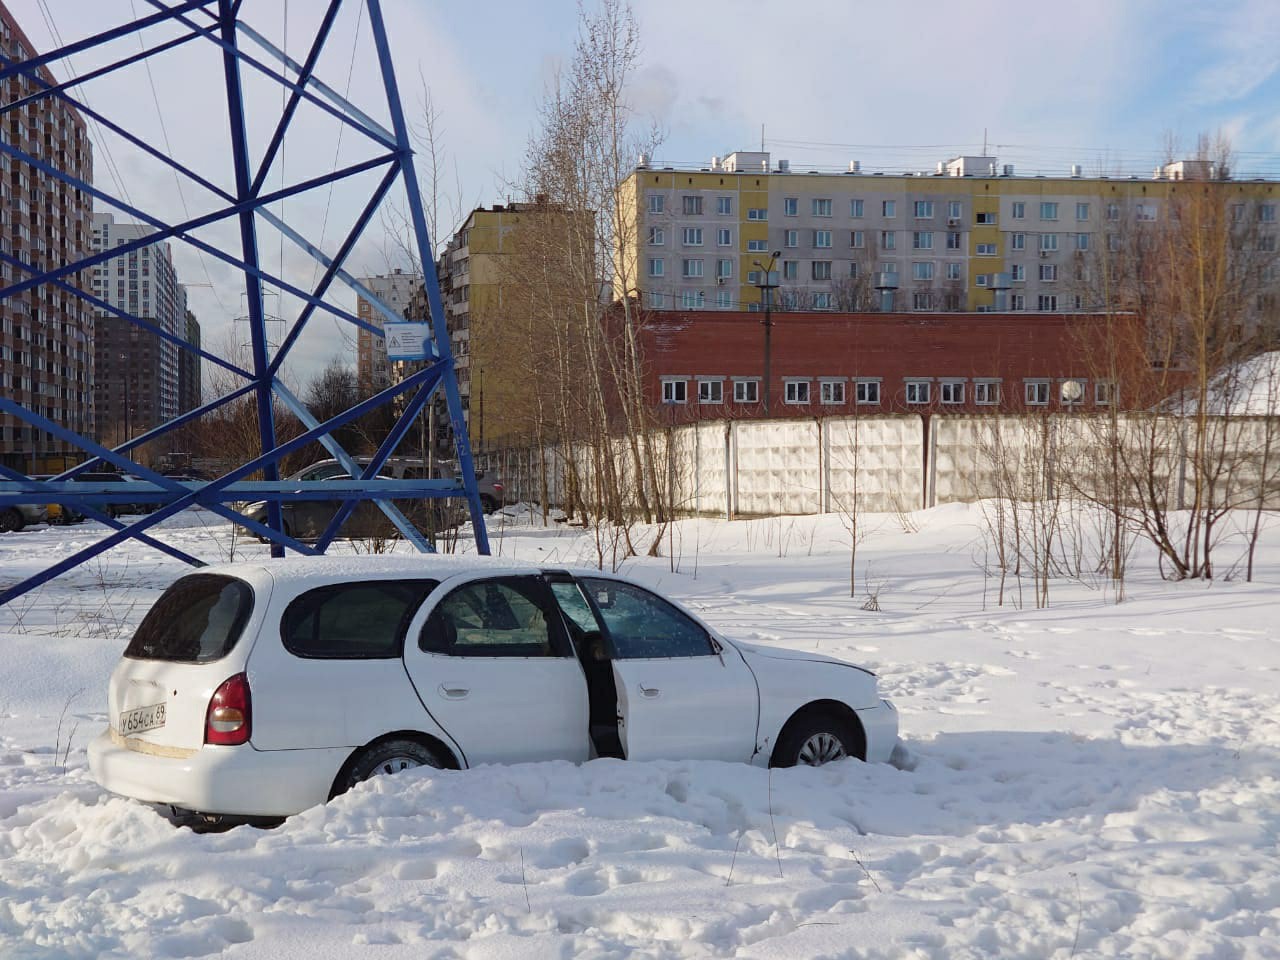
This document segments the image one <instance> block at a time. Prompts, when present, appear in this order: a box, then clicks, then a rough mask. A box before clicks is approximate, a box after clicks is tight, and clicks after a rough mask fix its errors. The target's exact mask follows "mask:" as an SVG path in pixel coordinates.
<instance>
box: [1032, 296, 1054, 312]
mask: <svg viewBox="0 0 1280 960" xmlns="http://www.w3.org/2000/svg"><path fill="white" fill-rule="evenodd" d="M1036 309H1037V310H1039V311H1040V312H1041V313H1055V312H1057V309H1058V295H1057V294H1056V293H1042V294H1040V296H1038V297H1036Z"/></svg>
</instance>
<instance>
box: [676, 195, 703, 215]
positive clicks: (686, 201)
mask: <svg viewBox="0 0 1280 960" xmlns="http://www.w3.org/2000/svg"><path fill="white" fill-rule="evenodd" d="M680 199H681V201H682V202H683V205H684V215H685V216H686V217H700V216H702V198H701V197H698V196H693V197H688V196H686V197H681V198H680Z"/></svg>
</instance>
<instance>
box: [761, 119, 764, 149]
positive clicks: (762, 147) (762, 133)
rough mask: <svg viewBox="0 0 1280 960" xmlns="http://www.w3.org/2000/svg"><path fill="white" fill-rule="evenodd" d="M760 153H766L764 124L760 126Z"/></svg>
mask: <svg viewBox="0 0 1280 960" xmlns="http://www.w3.org/2000/svg"><path fill="white" fill-rule="evenodd" d="M760 152H761V153H764V124H763V123H762V124H760Z"/></svg>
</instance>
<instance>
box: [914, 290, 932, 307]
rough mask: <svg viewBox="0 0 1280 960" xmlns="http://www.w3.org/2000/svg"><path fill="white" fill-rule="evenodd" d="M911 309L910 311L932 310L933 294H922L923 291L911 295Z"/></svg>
mask: <svg viewBox="0 0 1280 960" xmlns="http://www.w3.org/2000/svg"><path fill="white" fill-rule="evenodd" d="M911 309H912V310H932V309H933V294H932V293H928V292H924V291H916V292H915V293H913V294H911Z"/></svg>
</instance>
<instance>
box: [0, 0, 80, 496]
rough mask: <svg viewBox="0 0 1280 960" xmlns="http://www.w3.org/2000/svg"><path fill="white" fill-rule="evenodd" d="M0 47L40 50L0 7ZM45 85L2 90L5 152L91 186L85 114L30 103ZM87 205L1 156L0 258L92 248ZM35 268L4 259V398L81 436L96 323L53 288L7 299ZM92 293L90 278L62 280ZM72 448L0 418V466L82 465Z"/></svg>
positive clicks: (39, 260) (0, 282) (0, 321)
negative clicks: (6, 107) (26, 157)
mask: <svg viewBox="0 0 1280 960" xmlns="http://www.w3.org/2000/svg"><path fill="white" fill-rule="evenodd" d="M0 49H3V52H4V55H5V56H6V57H8V58H10V59H12V60H26V59H28V58H30V57H31V56H32V55H33V54H34V52H35V50H34V47H33V46H32V44H31V41H30V40H29V39H27V37H26V35H25V34H24V33H23V31H22V28H21V27H20V26H19V25H18V23H17V21H16V20H15V19H14V18H13V15H12V14H11V13H10V12H9V10H8V8H7V7H6V6H5V5H4V3H3V2H2V0H0ZM37 72H38V76H39V81H37V80H35V79H33V78H30V77H26V76H15V77H11V78H10V79H8V80H6V81H4V82H3V83H0V99H2V100H3V102H4V103H6V104H9V105H16V104H21V105H20V106H12V108H11V109H9V110H8V111H7V112H6V113H5V114H4V115H3V116H2V117H0V135H2V138H3V140H4V142H5V143H6V144H7V145H10V146H12V147H14V148H16V149H18V150H21V151H23V152H24V153H26V154H28V155H30V156H32V157H35V158H36V159H38V160H41V161H43V162H44V163H47V164H48V165H50V166H51V167H53V168H55V169H57V170H62V171H65V172H66V173H68V174H70V175H71V176H74V177H76V178H78V179H81V180H84V181H92V180H93V148H92V146H91V144H90V143H89V138H88V135H87V133H86V130H85V124H84V120H83V118H82V117H81V116H80V114H79V112H78V111H77V110H75V109H74V108H72V107H69V106H67V105H66V103H65V102H63V101H60V100H58V99H57V98H56V97H46V98H41V99H39V100H32V101H30V102H24V101H26V99H27V98H29V97H31V96H32V95H33V94H35V93H37V92H38V91H39V90H40V89H41V88H42V84H49V85H51V84H54V83H56V82H57V81H56V80H55V78H54V76H53V74H52V73H51V72H50V71H49V70H47V69H45V68H44V67H41V68H39V70H38V71H37ZM91 209H92V207H91V202H90V198H89V197H88V196H87V195H86V194H84V193H82V192H81V191H79V190H76V189H75V188H73V187H69V186H67V185H66V184H63V183H62V182H60V181H59V180H57V179H56V178H54V177H51V176H49V175H47V174H45V173H43V172H41V171H40V170H38V169H37V168H36V167H34V166H32V165H31V164H29V163H26V162H25V161H21V160H18V159H15V158H13V157H11V156H9V155H8V154H6V153H0V255H3V257H4V258H9V257H12V258H13V260H16V261H18V262H20V263H22V264H26V265H28V266H29V267H31V268H32V270H36V271H38V270H44V269H48V268H52V267H55V266H58V265H61V264H66V263H73V262H75V261H77V260H80V259H82V258H84V257H85V256H87V255H88V253H89V250H90V238H89V232H90V222H89V218H90V214H91ZM32 270H28V269H25V268H24V267H21V266H18V265H16V264H14V263H13V262H11V261H10V260H8V259H2V258H0V393H3V395H4V396H6V397H8V398H10V399H12V400H14V401H16V402H17V403H19V404H21V405H22V406H24V407H26V408H27V409H30V410H34V411H35V412H36V413H39V414H41V415H42V416H45V417H48V418H49V419H51V420H54V421H56V422H58V423H60V424H62V425H64V426H66V427H67V428H68V429H70V430H73V431H75V432H76V433H78V434H80V435H82V436H89V437H92V436H93V435H94V433H95V424H94V405H93V385H94V355H93V341H94V317H93V311H92V308H91V307H90V306H89V305H88V304H87V303H85V301H84V300H82V299H81V298H80V297H78V296H76V295H75V294H74V293H71V292H69V291H67V290H64V289H61V288H59V287H57V286H55V285H53V284H42V285H40V286H37V287H34V288H32V289H29V290H26V291H24V292H22V293H16V294H8V293H3V290H4V288H6V287H8V286H10V285H11V284H13V283H14V282H15V281H17V280H20V279H25V278H27V277H29V276H30V275H31V272H32ZM63 279H64V280H65V282H66V283H67V284H68V285H70V286H71V287H74V288H77V289H79V290H87V289H89V277H88V275H87V272H86V271H79V272H77V273H73V274H70V275H67V276H66V277H64V278H63ZM77 453H78V448H77V447H76V446H75V445H74V444H68V443H66V442H63V441H60V440H56V439H54V438H53V437H52V436H51V435H49V434H47V433H45V432H44V431H41V430H37V429H35V428H33V427H30V426H28V425H26V424H25V423H23V422H22V421H20V420H18V419H17V418H14V417H9V416H0V462H3V463H5V464H6V465H8V466H11V467H15V468H19V469H26V470H31V471H33V472H41V471H48V470H56V469H61V467H62V466H63V465H64V463H65V462H66V461H67V458H68V457H71V458H75V459H78V457H76V454H77Z"/></svg>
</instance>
